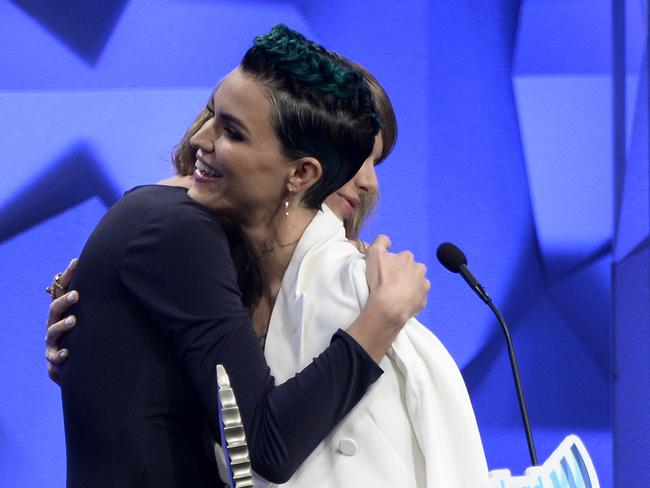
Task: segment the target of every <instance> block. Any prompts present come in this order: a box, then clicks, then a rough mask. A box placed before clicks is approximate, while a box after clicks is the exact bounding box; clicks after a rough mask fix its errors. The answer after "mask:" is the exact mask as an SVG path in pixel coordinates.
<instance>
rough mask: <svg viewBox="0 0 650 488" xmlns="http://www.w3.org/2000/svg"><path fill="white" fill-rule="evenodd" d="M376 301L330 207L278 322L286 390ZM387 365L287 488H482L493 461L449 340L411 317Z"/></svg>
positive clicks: (284, 294)
mask: <svg viewBox="0 0 650 488" xmlns="http://www.w3.org/2000/svg"><path fill="white" fill-rule="evenodd" d="M367 298H368V285H367V283H366V274H365V261H364V259H363V255H361V254H360V253H359V252H358V251H357V250H356V248H355V247H354V246H353V245H351V244H350V243H349V242H347V240H346V238H345V231H344V228H343V225H342V223H341V221H340V220H339V219H338V218H337V217H336V216H335V215H334V214H333V213H332V211H331V210H330V209H329V208H327V207H326V206H323V211H319V212H318V213H317V214H316V216H315V217H314V219H313V220H312V222H311V223H310V225H309V226H308V227H307V229H306V230H305V232H304V234H303V236H302V238H301V239H300V242H299V243H298V245H297V247H296V250H295V252H294V254H293V256H292V258H291V262H290V263H289V267H288V268H287V270H286V272H285V275H284V277H283V280H282V287H281V289H280V292H279V294H278V297H277V299H276V303H275V307H274V309H273V312H272V315H271V321H270V325H269V330H268V335H267V339H266V348H265V351H266V352H265V354H266V358H267V361H268V363H269V366H270V367H271V370H272V372H273V374H274V376H275V378H276V381H277V383H282V382H284V381H285V380H287V379H288V378H291V377H293V376H294V375H295V373H296V372H298V371H300V370H302V369H303V368H304V367H305V366H306V365H308V364H309V363H310V362H311V361H312V358H314V357H316V356H317V355H318V354H319V353H321V352H322V351H323V350H324V349H325V348H326V347H327V346H328V344H329V342H330V339H331V337H332V334H333V333H334V332H335V331H336V330H337V329H339V328H345V327H346V326H347V325H349V324H350V323H351V322H352V321H353V320H354V319H355V318H356V317H357V316H358V315H359V312H360V310H361V308H362V307H363V306H364V304H365V302H366V300H367ZM380 366H381V368H382V369H383V370H384V374H383V375H382V376H381V378H380V379H379V380H378V381H377V382H376V383H375V384H374V385H373V386H372V387H371V388H370V390H369V392H368V393H367V394H366V396H365V397H364V398H363V400H361V401H360V402H359V404H358V405H357V406H356V407H355V408H354V409H353V410H352V411H351V412H350V413H349V414H348V415H347V416H346V417H345V419H343V420H342V421H341V423H340V424H339V425H338V426H337V427H336V428H335V429H334V430H333V431H332V432H331V433H330V434H329V436H328V437H327V438H326V439H325V440H324V441H323V442H322V443H321V444H320V445H319V446H318V447H317V448H316V450H315V451H314V452H313V453H312V454H311V455H310V456H309V457H308V458H307V460H306V461H305V462H304V463H303V465H302V466H301V467H300V468H299V470H298V471H297V472H296V474H295V475H294V476H293V477H292V478H291V480H290V481H289V482H288V483H286V484H284V485H282V486H283V487H291V488H298V487H300V488H303V487H304V488H307V487H309V488H329V487H331V488H346V487H355V488H359V487H373V488H374V487H382V486H386V487H400V488H407V487H417V488H421V487H426V488H434V487H436V488H439V487H444V488H455V487H458V488H473V487H477V488H479V487H480V486H481V485H482V484H483V482H484V481H486V480H487V464H486V461H485V455H484V452H483V446H482V444H481V439H480V436H479V432H478V427H477V424H476V419H475V416H474V411H473V409H472V405H471V403H470V400H469V395H468V393H467V389H466V387H465V383H464V381H463V378H462V376H461V374H460V371H459V370H458V367H457V366H456V364H455V362H454V361H453V359H452V358H451V356H450V355H449V353H448V352H447V350H446V349H445V348H444V346H443V345H442V344H441V343H440V341H439V340H438V339H437V338H436V337H435V336H434V335H433V334H432V333H431V332H430V331H429V330H428V329H426V328H425V327H424V326H423V325H421V324H420V323H419V322H417V320H415V319H411V320H409V321H408V322H407V324H406V326H405V327H404V329H403V330H402V332H400V334H399V335H398V337H397V339H396V340H395V342H394V343H393V345H392V347H391V349H390V351H389V353H388V354H387V355H386V357H384V359H383V360H382V361H381V363H380ZM256 486H257V485H256Z"/></svg>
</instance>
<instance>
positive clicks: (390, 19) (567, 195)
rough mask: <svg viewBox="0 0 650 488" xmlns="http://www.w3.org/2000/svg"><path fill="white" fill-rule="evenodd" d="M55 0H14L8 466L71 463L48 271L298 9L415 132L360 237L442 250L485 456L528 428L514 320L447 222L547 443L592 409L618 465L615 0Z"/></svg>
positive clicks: (1, 431) (9, 36)
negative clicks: (46, 331) (75, 13)
mask: <svg viewBox="0 0 650 488" xmlns="http://www.w3.org/2000/svg"><path fill="white" fill-rule="evenodd" d="M73 1H74V2H77V1H78V0H73ZM38 3H39V2H36V1H35V0H16V1H14V2H9V1H8V0H0V46H3V49H2V50H1V51H0V63H1V64H2V66H4V67H8V68H7V69H5V70H4V71H3V74H2V76H1V77H0V112H2V117H0V134H3V137H2V138H0V161H1V163H0V164H2V166H3V169H5V174H7V175H9V177H7V178H2V179H0V230H2V229H5V231H4V236H5V237H4V240H3V241H0V269H3V270H8V272H6V273H7V275H8V276H10V277H11V278H12V279H13V278H14V277H16V279H17V281H18V283H17V284H16V286H15V287H12V292H11V293H5V294H4V296H3V299H2V300H3V306H2V308H3V311H4V313H5V314H6V315H3V319H5V322H7V323H8V324H9V326H7V325H5V326H4V327H2V328H0V343H1V344H3V346H4V347H5V349H6V350H7V351H8V352H6V353H5V354H4V356H3V358H2V359H0V370H2V371H3V373H4V372H5V371H10V374H9V375H5V374H3V375H0V391H2V392H3V394H4V392H10V393H9V394H4V396H3V400H2V402H0V484H2V485H6V486H20V487H25V486H27V487H31V486H43V485H45V484H47V483H49V484H52V485H56V486H59V485H62V484H63V481H62V480H63V476H64V473H63V472H64V464H65V451H64V442H63V438H62V423H61V418H60V417H61V407H60V399H59V394H58V390H57V388H56V387H55V386H54V385H53V384H51V383H50V382H49V380H47V378H46V370H45V364H44V360H43V358H42V352H43V344H42V335H43V322H44V320H45V313H46V310H47V304H48V298H47V296H46V295H45V294H44V293H43V287H44V286H45V285H47V284H48V283H49V281H50V279H51V276H52V274H53V273H54V272H56V271H59V270H60V269H61V268H62V267H63V266H64V265H65V264H66V263H67V262H68V261H69V259H70V258H72V257H74V256H76V255H78V254H79V252H80V249H81V247H82V245H83V242H84V241H85V239H86V237H87V236H88V234H89V232H90V231H91V229H92V228H93V226H94V224H95V223H96V222H97V220H98V219H99V218H100V217H101V215H102V214H103V212H104V210H105V207H106V205H107V204H108V203H110V202H111V201H113V200H114V198H115V197H116V195H118V194H120V193H121V192H122V191H124V190H126V189H128V188H130V187H132V186H134V185H137V184H143V183H151V182H154V181H156V180H159V179H161V178H163V177H166V176H168V175H169V174H170V173H171V168H170V164H169V153H170V150H171V148H172V147H173V145H174V144H176V143H177V142H178V140H179V138H180V136H181V135H182V134H183V132H184V130H185V129H186V127H187V125H188V124H189V122H190V121H191V120H192V119H193V118H194V116H195V115H196V114H197V112H199V110H201V109H202V108H203V106H204V104H205V102H206V99H207V97H208V95H209V94H210V92H211V91H212V88H213V87H214V85H215V84H216V82H217V80H218V79H219V78H220V77H221V76H223V75H224V74H225V73H227V72H228V71H229V70H230V69H232V68H233V67H234V66H235V65H236V64H237V63H238V62H239V60H240V57H241V54H242V53H243V51H244V49H245V48H247V47H248V46H250V43H251V39H252V37H253V36H254V35H256V34H260V33H263V32H266V31H267V30H268V28H269V27H270V26H271V25H273V24H275V23H277V22H284V23H286V24H287V25H289V26H291V27H294V28H296V29H298V30H300V31H302V32H304V33H305V34H307V35H308V36H310V37H313V38H314V39H316V40H319V41H322V42H323V44H325V45H326V46H328V47H331V48H333V49H336V50H338V51H340V52H341V53H342V54H345V55H348V56H349V57H351V58H352V59H355V60H357V61H359V62H361V63H362V64H364V65H365V66H366V67H368V68H369V69H370V70H371V71H372V72H373V73H374V74H375V75H376V76H377V78H378V79H379V80H380V81H381V82H382V84H383V85H384V86H385V87H386V89H387V91H388V93H389V94H390V96H391V99H392V101H393V103H394V105H395V110H396V112H397V116H398V119H399V125H400V127H399V130H400V136H399V141H398V145H397V147H396V149H395V151H394V153H393V154H392V155H391V157H390V158H389V159H388V161H386V162H385V163H383V164H382V165H381V166H380V167H379V168H378V173H379V178H380V183H381V196H380V206H379V209H378V212H377V215H376V218H375V220H374V222H373V223H374V225H373V226H370V227H368V229H367V231H366V233H365V237H366V238H367V239H372V238H374V235H375V234H376V233H379V232H382V233H387V234H389V235H390V237H391V238H392V240H393V243H394V249H395V250H403V249H410V250H412V251H414V253H415V255H416V257H417V259H418V260H422V261H424V262H425V263H426V264H427V266H428V268H429V272H428V276H429V278H430V279H431V281H432V288H431V293H430V295H429V302H428V303H429V304H428V307H427V308H426V309H425V310H424V311H423V312H422V314H421V315H420V317H421V319H422V321H423V322H424V323H425V324H426V325H427V326H428V327H430V328H431V329H432V330H433V331H434V332H435V333H436V334H437V335H438V336H439V337H440V338H441V339H442V341H443V343H444V344H445V345H446V346H447V347H448V349H449V350H450V352H451V353H452V354H453V356H454V358H455V359H456V360H457V362H458V363H459V364H460V365H461V366H463V368H464V371H463V373H464V374H465V375H466V378H467V381H468V384H469V387H470V390H471V395H472V401H473V403H474V406H475V408H476V412H477V415H478V417H479V424H480V427H481V430H482V435H483V437H484V441H485V446H486V449H487V451H486V452H487V456H488V462H489V464H490V466H491V467H495V468H496V467H501V466H510V467H512V468H513V470H515V471H518V470H519V471H520V470H521V469H523V467H524V466H525V465H526V464H528V461H527V452H526V449H525V441H524V437H523V433H522V432H521V430H520V428H519V412H518V409H517V403H516V399H515V396H514V389H513V386H512V379H511V377H510V371H509V367H508V360H507V356H506V355H505V353H504V348H503V338H502V333H501V331H500V329H499V327H498V324H497V323H496V321H495V319H494V318H493V316H492V314H491V312H490V311H489V309H487V308H486V307H485V306H484V305H483V304H482V303H481V302H480V301H479V300H478V299H477V297H476V296H474V295H473V294H472V292H471V291H470V290H469V289H467V286H466V285H465V283H463V282H462V281H461V280H460V279H459V277H457V276H452V275H451V274H449V273H448V272H447V271H445V270H444V269H442V268H441V267H440V266H439V265H438V264H437V262H436V259H435V248H436V247H437V245H438V244H439V243H440V242H442V241H444V240H451V241H455V242H457V243H458V244H459V245H460V247H462V248H463V249H464V250H465V252H466V253H467V255H468V258H469V262H470V266H471V268H472V270H473V271H474V273H475V274H476V275H477V276H478V277H479V278H480V279H481V281H482V282H483V284H484V285H485V286H486V288H487V289H488V291H489V292H490V295H491V296H492V298H493V299H494V301H495V303H497V304H498V305H499V306H500V308H501V309H502V311H503V312H504V315H505V316H506V318H507V319H508V323H509V325H510V326H511V330H512V333H513V340H514V342H515V345H516V346H517V349H518V352H519V364H520V368H521V370H522V374H523V375H524V378H523V381H524V389H525V391H526V393H527V394H528V395H529V407H530V409H531V422H532V423H533V430H534V432H535V434H536V438H537V440H538V451H539V454H540V457H544V456H546V455H548V454H549V452H550V449H551V448H552V446H553V445H554V444H556V443H557V442H558V441H559V439H560V438H561V437H563V435H565V434H567V433H569V432H571V431H574V430H575V431H577V433H578V434H580V435H581V436H582V437H583V439H584V440H585V441H586V442H587V446H588V448H589V449H590V451H591V452H592V454H593V455H594V458H595V459H596V461H597V463H598V469H599V472H600V473H601V474H602V475H603V476H601V481H602V482H603V486H607V480H608V479H609V477H608V476H607V475H608V470H609V465H608V463H609V459H611V452H609V451H608V450H607V446H609V443H608V439H609V437H608V436H609V435H610V428H609V417H608V415H609V412H608V408H609V402H608V401H607V388H608V386H609V384H608V377H607V376H606V375H605V374H604V372H605V371H606V368H607V364H608V360H607V358H606V357H605V356H606V354H604V353H603V351H604V350H606V349H607V347H606V342H605V334H604V333H603V331H604V330H605V329H606V320H605V316H606V315H607V313H606V309H607V307H608V306H609V304H608V302H607V300H606V299H604V296H605V295H607V285H608V282H607V268H608V262H607V261H608V259H609V255H608V252H609V247H608V246H609V243H610V240H611V220H612V218H611V210H607V209H606V207H607V206H608V204H607V199H609V200H611V189H610V188H609V187H608V185H610V184H611V171H610V169H609V168H611V164H610V163H609V159H607V158H609V157H610V154H609V153H610V152H611V151H610V150H609V149H608V147H609V146H608V144H609V140H610V133H609V129H604V127H605V122H603V121H607V119H608V117H609V115H608V111H609V110H610V108H609V101H608V100H605V102H604V105H603V99H604V98H606V97H608V96H609V92H608V91H609V90H610V87H609V85H608V82H607V81H606V76H607V73H608V70H609V61H608V60H609V57H608V52H609V49H610V48H609V44H610V43H611V34H610V29H609V19H610V12H609V9H610V7H609V5H610V3H611V2H609V1H608V0H596V1H586V0H584V1H581V0H568V1H551V0H534V1H521V2H520V1H518V0H497V1H495V2H469V3H468V2H429V1H426V0H413V1H409V2H394V1H392V0H378V1H376V2H372V6H371V7H369V6H368V5H367V4H366V3H364V2H348V1H345V0H332V1H331V2H310V1H304V0H288V1H273V2H264V1H259V0H248V1H243V2H241V1H232V0H216V1H204V0H183V1H178V0H138V1H130V2H127V1H125V0H124V1H122V0H117V1H116V2H112V1H110V0H109V1H107V2H86V3H85V4H84V5H83V6H82V8H83V9H86V10H84V11H83V12H81V11H80V13H84V15H87V16H91V17H92V16H93V15H99V14H101V16H103V18H90V21H89V24H90V25H92V26H94V30H92V31H91V30H88V29H79V30H78V31H71V30H70V27H71V25H73V21H72V19H71V16H70V15H69V11H67V10H65V9H64V8H62V9H60V10H59V11H58V12H59V13H60V14H61V16H62V17H64V18H60V19H59V18H56V17H57V12H56V11H53V10H52V11H50V10H48V9H42V10H38V9H37V8H36V7H38V5H37V4H38ZM42 3H47V2H42ZM63 3H65V2H63ZM637 3H638V2H637ZM48 8H49V7H48ZM585 12H588V15H586V14H585ZM75 36H77V37H75ZM81 38H84V39H85V40H84V42H87V45H83V43H82V42H81V41H80V39H81ZM567 39H569V40H570V42H568V41H567ZM636 57H637V58H639V56H638V54H637V55H636ZM572 70H573V71H572ZM637 71H638V70H637ZM637 71H635V72H634V73H628V74H629V75H630V76H637V75H638V72H637ZM603 80H605V81H603ZM635 86H637V85H636V84H635ZM581 94H582V98H580V95H581ZM524 95H525V97H524ZM544 97H546V98H544ZM524 98H525V99H524ZM563 104H564V105H565V106H563ZM570 108H571V110H569V109H570ZM538 117H539V120H542V121H550V123H549V124H548V125H547V126H546V127H543V126H541V124H538V123H537V122H536V120H537V118H538ZM583 119H589V120H587V121H584V120H583ZM584 124H588V125H584ZM590 124H591V125H590ZM542 130H544V131H545V133H542ZM590 134H591V135H592V136H593V139H596V140H595V141H593V140H589V135H590ZM544 136H546V137H547V138H550V141H551V142H549V140H547V139H544ZM575 142H579V143H580V144H581V147H572V144H574V143H575ZM529 156H530V158H529ZM528 159H529V160H528ZM7 170H8V171H7ZM57 185H59V186H57ZM577 189H580V190H581V191H580V192H577V191H576V190H577ZM48 192H50V193H48ZM68 192H71V194H68ZM608 192H609V193H608ZM595 194H597V195H598V196H599V198H598V199H597V200H596V199H595V197H594V195H595ZM21 203H22V204H25V205H24V208H21ZM27 209H29V211H28V212H27V211H24V210H27ZM21 212H23V213H21ZM607 212H610V213H607ZM52 214H56V215H52ZM558 216H559V217H558ZM569 224H571V225H569ZM558 226H559V227H558ZM7 229H8V230H7ZM556 265H557V266H556ZM549 277H553V278H555V279H547V278H549ZM82 300H83V297H82ZM585 308H588V310H587V311H585V312H584V313H581V310H582V309H585ZM80 326H83V324H80ZM7 344H8V346H7ZM73 354H74V352H73ZM567 357H568V358H570V359H569V360H568V361H566V360H565V358H567ZM567 371H568V372H567ZM574 385H575V386H574ZM572 386H573V389H571V388H572ZM569 390H570V391H569ZM567 391H569V393H567ZM567 398H570V399H571V402H569V401H567ZM581 408H584V410H588V412H589V413H588V414H587V415H581V414H580V409H581ZM24 425H26V427H24ZM21 427H22V428H23V430H22V431H21ZM39 436H40V437H39ZM603 445H604V446H605V448H603V449H601V448H600V446H603ZM12 470H13V471H12Z"/></svg>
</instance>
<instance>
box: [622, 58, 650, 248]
mask: <svg viewBox="0 0 650 488" xmlns="http://www.w3.org/2000/svg"><path fill="white" fill-rule="evenodd" d="M647 63H648V61H647V58H645V60H644V62H643V63H642V64H641V70H640V72H639V76H638V90H636V91H635V92H633V93H632V94H630V95H632V96H636V98H635V100H634V103H633V105H632V107H631V108H632V110H631V114H630V118H631V120H632V124H631V126H630V132H629V134H630V135H629V143H628V149H627V159H626V162H625V165H626V169H625V175H624V179H623V187H622V192H621V193H622V194H621V210H620V214H619V215H618V235H617V239H616V245H615V250H614V255H615V258H616V260H617V261H620V260H622V259H624V257H625V256H627V255H628V254H629V253H630V252H632V251H633V250H634V249H635V248H636V247H637V246H639V245H640V244H641V243H642V242H643V241H644V240H646V239H648V236H650V171H648V156H649V153H648V146H649V145H650V128H649V126H648V64H647ZM632 96H630V98H632Z"/></svg>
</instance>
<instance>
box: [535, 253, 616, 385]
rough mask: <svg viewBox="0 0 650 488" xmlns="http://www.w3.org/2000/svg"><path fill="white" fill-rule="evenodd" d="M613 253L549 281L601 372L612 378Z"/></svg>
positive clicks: (557, 301)
mask: <svg viewBox="0 0 650 488" xmlns="http://www.w3.org/2000/svg"><path fill="white" fill-rule="evenodd" d="M611 259H612V258H611V254H610V253H609V252H606V253H605V254H604V255H603V256H601V257H600V258H599V259H598V260H596V261H595V262H593V263H590V264H589V265H588V266H584V267H582V268H581V269H578V270H576V271H575V272H573V273H571V274H570V275H568V276H564V277H562V279H559V280H556V281H554V282H553V283H550V284H549V288H548V290H549V295H550V296H551V298H552V300H553V302H554V303H555V305H556V306H557V309H558V310H559V311H560V313H561V314H562V316H563V317H564V318H565V320H566V324H567V326H568V327H569V328H571V330H572V331H573V333H574V334H575V335H576V337H578V338H579V340H580V344H581V347H583V348H584V350H585V352H586V353H587V355H588V357H589V359H590V360H591V362H592V364H593V365H594V366H595V367H596V368H597V370H598V373H599V374H600V375H601V376H602V377H603V378H604V379H609V375H610V371H611V370H610V359H609V356H610V347H611V337H610V336H611V332H610V327H611V321H610V318H611V313H612V308H611Z"/></svg>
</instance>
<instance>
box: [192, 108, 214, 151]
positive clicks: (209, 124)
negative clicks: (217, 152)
mask: <svg viewBox="0 0 650 488" xmlns="http://www.w3.org/2000/svg"><path fill="white" fill-rule="evenodd" d="M213 132H214V117H210V118H209V119H208V120H206V121H205V122H204V123H203V125H202V126H201V127H200V128H199V130H198V131H196V133H195V134H194V135H193V136H192V137H190V146H192V147H193V148H194V149H200V150H201V151H203V152H207V153H209V152H212V151H214V140H213V138H212V137H211V134H212V133H213Z"/></svg>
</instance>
